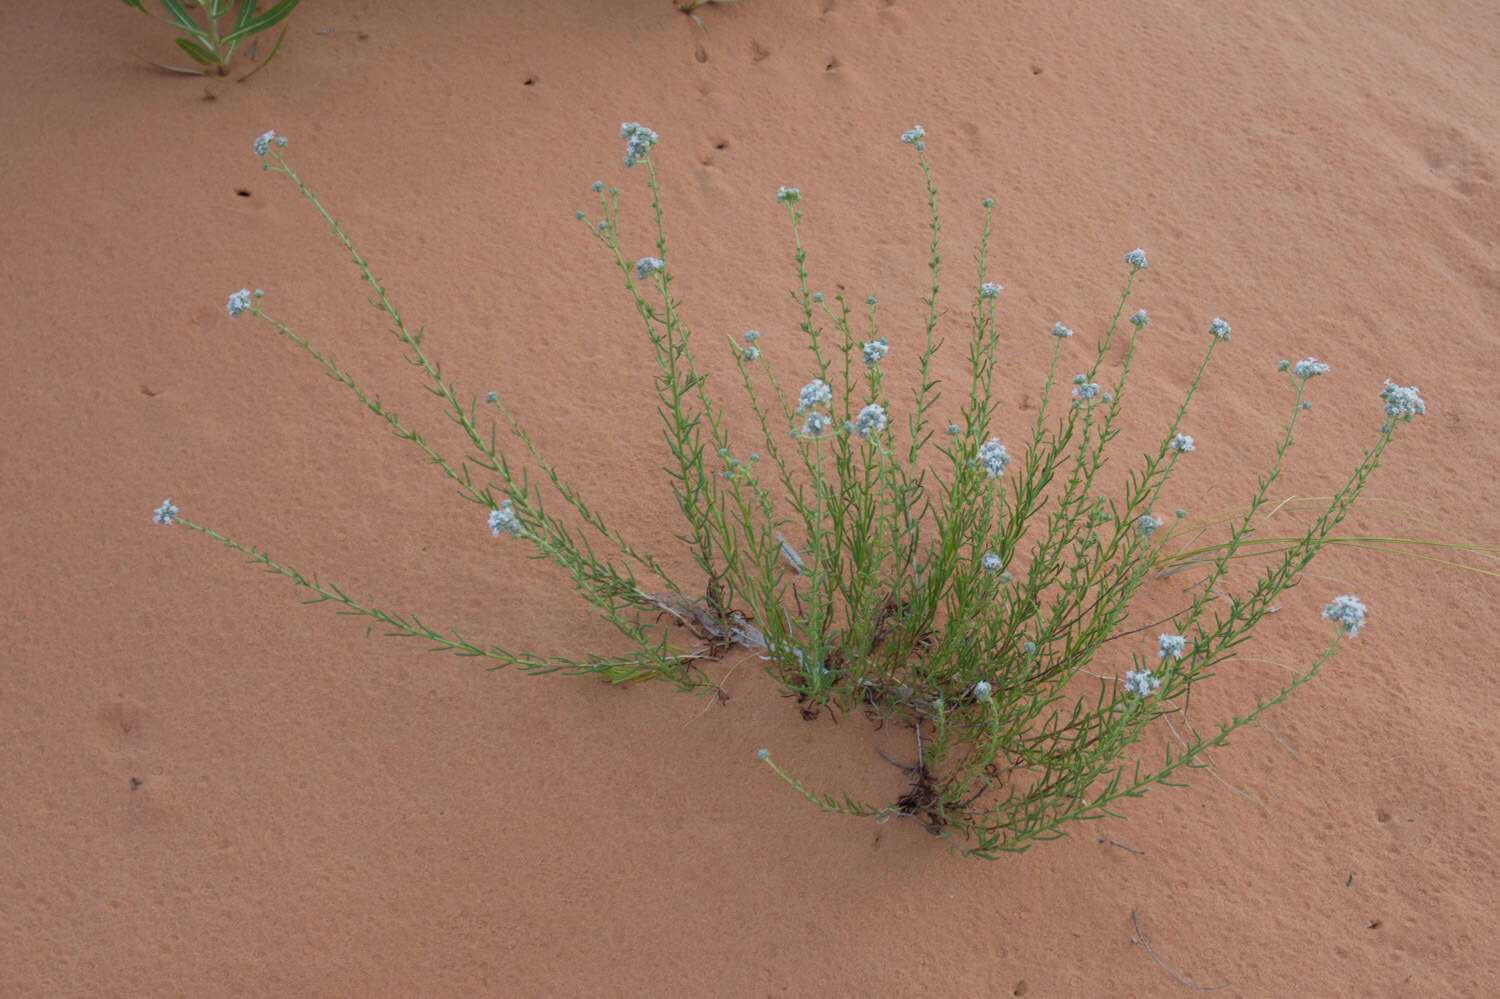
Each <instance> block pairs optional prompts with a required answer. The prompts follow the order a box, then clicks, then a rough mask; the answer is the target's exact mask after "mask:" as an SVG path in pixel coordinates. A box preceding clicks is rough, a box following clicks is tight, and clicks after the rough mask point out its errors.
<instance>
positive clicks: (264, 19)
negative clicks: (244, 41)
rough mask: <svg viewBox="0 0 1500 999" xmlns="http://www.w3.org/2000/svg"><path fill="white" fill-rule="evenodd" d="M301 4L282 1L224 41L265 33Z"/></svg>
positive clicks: (296, 1) (286, 0)
mask: <svg viewBox="0 0 1500 999" xmlns="http://www.w3.org/2000/svg"><path fill="white" fill-rule="evenodd" d="M299 2H300V0H281V2H280V3H278V4H276V5H275V6H274V7H272V8H271V9H270V10H267V11H266V12H265V13H263V14H259V15H257V16H256V17H255V18H254V20H252V21H250V23H248V24H246V25H245V26H244V27H243V28H236V29H235V30H234V31H231V32H230V33H229V34H227V35H225V36H224V41H226V42H237V41H239V40H240V39H241V38H244V37H245V36H247V35H253V34H255V33H257V32H260V31H265V30H266V29H267V28H269V27H271V26H272V25H273V24H275V23H276V22H277V21H280V20H281V19H282V18H284V17H286V16H287V15H288V14H290V13H291V12H292V11H293V10H295V9H296V7H297V4H298V3H299Z"/></svg>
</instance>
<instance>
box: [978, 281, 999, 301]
mask: <svg viewBox="0 0 1500 999" xmlns="http://www.w3.org/2000/svg"><path fill="white" fill-rule="evenodd" d="M1004 290H1005V285H1003V284H996V283H995V282H993V281H986V282H985V283H984V284H982V285H980V286H979V297H980V298H998V297H999V295H1000V293H1001V292H1002V291H1004Z"/></svg>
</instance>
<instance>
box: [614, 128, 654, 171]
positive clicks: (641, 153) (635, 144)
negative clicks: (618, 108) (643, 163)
mask: <svg viewBox="0 0 1500 999" xmlns="http://www.w3.org/2000/svg"><path fill="white" fill-rule="evenodd" d="M620 138H622V139H624V140H625V165H626V166H627V167H633V166H635V164H636V162H637V161H638V160H643V159H645V158H646V157H647V156H649V155H651V147H652V146H654V145H656V142H657V140H658V139H660V138H661V136H659V135H657V134H656V133H655V132H653V131H651V129H649V128H647V127H646V126H645V125H642V124H641V123H640V122H638V121H627V122H622V123H621V124H620Z"/></svg>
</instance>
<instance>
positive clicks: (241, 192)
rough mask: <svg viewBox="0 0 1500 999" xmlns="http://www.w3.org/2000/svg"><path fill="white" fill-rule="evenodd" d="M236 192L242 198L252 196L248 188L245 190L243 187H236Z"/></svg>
mask: <svg viewBox="0 0 1500 999" xmlns="http://www.w3.org/2000/svg"><path fill="white" fill-rule="evenodd" d="M234 193H235V194H238V195H239V196H240V197H242V198H248V197H250V192H249V191H247V190H245V189H244V188H243V187H241V188H236V189H235V192H234Z"/></svg>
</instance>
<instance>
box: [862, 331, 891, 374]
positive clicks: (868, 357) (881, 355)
mask: <svg viewBox="0 0 1500 999" xmlns="http://www.w3.org/2000/svg"><path fill="white" fill-rule="evenodd" d="M890 351H891V348H890V345H889V344H888V343H886V341H885V337H881V338H880V339H879V340H871V341H870V342H869V343H867V344H865V346H864V349H863V350H862V351H860V356H861V357H862V358H864V362H865V366H866V367H870V368H873V367H874V366H875V365H877V364H879V363H880V362H881V361H883V360H885V355H886V354H889V353H890Z"/></svg>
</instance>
